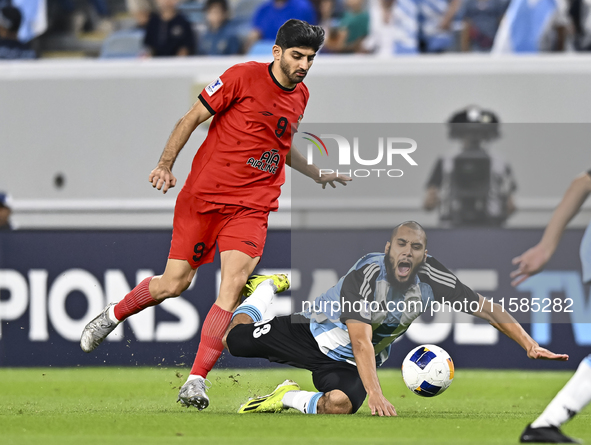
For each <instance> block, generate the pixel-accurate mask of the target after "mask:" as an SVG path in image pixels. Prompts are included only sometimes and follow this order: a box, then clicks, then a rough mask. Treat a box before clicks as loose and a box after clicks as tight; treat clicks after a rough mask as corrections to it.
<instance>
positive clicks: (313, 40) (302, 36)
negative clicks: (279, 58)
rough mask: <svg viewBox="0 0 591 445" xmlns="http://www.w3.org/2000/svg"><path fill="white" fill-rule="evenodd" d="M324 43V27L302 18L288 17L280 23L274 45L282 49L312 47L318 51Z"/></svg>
mask: <svg viewBox="0 0 591 445" xmlns="http://www.w3.org/2000/svg"><path fill="white" fill-rule="evenodd" d="M323 43H324V29H323V28H322V27H321V26H316V25H310V24H309V23H308V22H304V21H302V20H296V19H290V20H288V21H287V22H285V23H284V24H283V25H281V28H279V31H278V32H277V38H276V39H275V45H277V46H279V47H281V49H282V50H286V49H288V48H298V47H299V48H312V49H313V50H314V51H315V52H318V50H319V49H320V47H321V46H322V44H323Z"/></svg>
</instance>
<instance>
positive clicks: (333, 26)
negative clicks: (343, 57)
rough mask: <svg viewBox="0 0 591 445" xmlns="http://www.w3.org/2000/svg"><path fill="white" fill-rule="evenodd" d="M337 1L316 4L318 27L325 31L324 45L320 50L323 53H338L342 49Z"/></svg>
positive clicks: (330, 0) (317, 2) (316, 2)
mask: <svg viewBox="0 0 591 445" xmlns="http://www.w3.org/2000/svg"><path fill="white" fill-rule="evenodd" d="M335 6H336V3H335V0H320V1H315V2H314V8H315V10H316V16H317V17H318V25H320V26H322V28H323V29H324V35H325V40H324V45H323V46H322V48H321V49H320V52H322V53H332V52H338V51H339V47H340V41H341V39H340V33H339V22H340V20H339V19H338V18H337V17H336V10H335Z"/></svg>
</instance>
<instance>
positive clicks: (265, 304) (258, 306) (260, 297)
mask: <svg viewBox="0 0 591 445" xmlns="http://www.w3.org/2000/svg"><path fill="white" fill-rule="evenodd" d="M276 291H277V286H275V283H273V280H272V279H270V278H269V279H268V280H265V281H263V282H262V283H261V284H259V285H258V286H257V288H256V289H255V290H254V292H253V293H252V295H251V296H250V297H248V298H247V299H246V300H244V303H242V304H241V305H240V306H238V308H237V309H236V310H235V311H234V315H233V316H232V318H234V317H235V316H236V315H238V314H247V315H249V316H250V318H252V319H253V321H255V322H257V321H262V320H264V319H265V312H267V309H269V305H270V304H271V301H272V300H273V297H274V296H275V292H276Z"/></svg>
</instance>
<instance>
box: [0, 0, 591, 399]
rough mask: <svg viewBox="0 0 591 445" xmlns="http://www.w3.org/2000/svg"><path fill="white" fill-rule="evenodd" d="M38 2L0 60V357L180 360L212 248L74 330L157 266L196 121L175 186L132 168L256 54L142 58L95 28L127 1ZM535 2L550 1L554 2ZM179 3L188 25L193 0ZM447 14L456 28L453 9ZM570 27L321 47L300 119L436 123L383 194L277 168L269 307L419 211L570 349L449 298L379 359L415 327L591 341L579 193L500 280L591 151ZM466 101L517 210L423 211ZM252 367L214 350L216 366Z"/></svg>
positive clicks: (583, 72) (319, 284) (479, 349)
mask: <svg viewBox="0 0 591 445" xmlns="http://www.w3.org/2000/svg"><path fill="white" fill-rule="evenodd" d="M31 1H32V0H31ZM512 1H513V2H516V1H517V0H512ZM13 3H15V4H16V3H17V2H13ZM38 3H39V5H40V6H39V7H40V8H41V9H40V10H42V12H43V14H42V19H41V20H42V21H43V20H45V22H44V24H45V25H44V26H40V27H39V26H38V27H37V28H35V29H40V30H43V29H44V28H45V30H44V31H43V32H42V33H41V34H39V35H36V36H35V37H33V36H32V35H31V36H29V37H33V39H32V42H31V45H32V46H33V47H34V48H35V49H36V51H37V53H38V54H39V56H40V58H39V59H38V60H34V61H0V190H1V191H4V192H7V193H9V194H10V196H11V198H12V199H11V202H10V207H11V209H12V216H11V219H12V225H13V228H14V230H12V231H1V232H0V366H1V367H20V366H33V367H34V366H68V367H70V366H72V367H73V366H79V365H99V366H102V365H113V366H125V365H130V366H135V365H152V366H155V365H157V364H159V363H162V362H163V361H165V363H167V364H170V365H172V364H176V365H180V366H183V365H186V366H189V365H190V363H192V360H193V357H194V352H195V351H196V348H197V344H198V340H199V329H200V322H201V321H202V320H203V318H204V317H205V315H206V313H207V310H208V308H209V307H210V305H211V303H212V302H213V300H214V298H215V292H216V283H217V282H218V280H219V262H218V261H217V260H216V262H215V263H214V264H212V265H207V266H204V267H203V268H202V269H200V270H199V273H198V277H197V279H196V282H195V283H194V285H193V286H192V287H191V288H190V289H189V290H188V291H187V292H186V293H185V294H184V295H183V298H179V299H176V300H175V301H169V302H166V303H165V304H163V305H162V306H161V307H158V308H157V309H155V310H151V311H145V313H143V314H142V315H141V316H137V317H134V318H132V319H130V320H129V322H128V323H126V324H125V327H124V329H121V332H120V335H119V337H117V338H115V339H114V341H112V342H107V343H106V345H105V346H103V347H101V348H99V349H98V350H97V351H96V353H93V354H90V355H86V354H83V353H82V352H81V351H80V349H79V346H78V338H79V334H80V332H81V329H82V327H83V326H84V324H85V323H86V321H87V320H88V318H89V317H90V316H91V315H92V314H95V313H97V312H98V311H99V310H100V309H102V308H103V307H104V304H105V302H106V301H112V300H118V299H120V298H121V297H122V296H123V295H124V294H125V293H126V292H127V291H128V289H129V288H132V287H133V286H134V285H135V284H136V282H139V281H140V280H141V279H142V278H143V277H144V276H147V275H149V274H151V273H156V274H158V273H160V272H161V271H162V270H163V268H164V264H165V260H166V256H167V253H168V247H169V242H170V233H171V228H172V210H173V207H174V199H175V197H176V195H177V193H178V191H179V190H180V188H181V187H180V184H181V183H182V182H183V181H184V179H185V178H186V176H187V174H188V171H189V168H190V163H191V160H192V157H193V155H194V153H195V151H196V150H197V148H198V147H199V144H200V143H201V142H202V141H203V139H204V137H205V135H206V131H207V126H206V125H204V126H203V127H200V128H199V129H197V131H196V132H195V133H194V134H193V136H192V138H191V140H190V141H189V143H188V144H187V146H186V147H185V149H184V150H183V152H182V153H181V155H180V156H179V158H178V160H177V162H176V165H175V174H176V175H177V177H178V179H179V183H180V184H179V186H177V188H176V189H173V190H171V191H170V192H169V193H168V194H167V195H165V196H162V195H161V194H159V193H158V192H156V191H154V190H153V189H152V187H150V185H149V184H148V181H147V178H148V174H149V172H150V171H151V170H152V168H153V167H154V165H155V164H156V161H157V160H158V157H159V155H160V153H161V150H162V148H163V146H164V143H165V141H166V139H167V137H168V135H169V133H170V130H171V129H172V127H173V125H174V124H175V122H176V121H177V120H178V119H179V118H180V117H181V116H182V115H183V114H184V113H185V112H186V110H187V109H188V108H189V107H190V106H191V104H192V103H193V102H194V101H195V100H196V99H197V96H198V94H199V93H200V91H201V90H202V88H203V87H204V86H205V85H207V84H208V83H209V82H211V81H212V80H214V79H215V78H217V77H218V76H219V75H220V74H221V73H222V72H223V71H224V70H225V69H227V68H228V67H230V66H231V65H233V64H235V63H239V62H243V61H246V60H253V59H254V60H259V61H270V60H271V59H270V56H269V55H266V54H260V53H256V52H251V53H250V54H246V55H235V56H228V57H207V56H191V57H183V58H181V57H178V58H147V57H144V56H143V55H142V54H143V53H142V50H141V45H140V46H139V47H138V48H139V50H138V52H136V53H133V54H129V53H126V54H123V53H121V54H119V55H121V56H126V57H111V56H112V54H111V55H110V56H109V54H106V51H108V43H109V39H112V38H115V37H117V36H123V35H125V34H126V33H128V32H129V30H134V31H133V32H134V33H135V34H136V35H139V34H141V32H142V31H141V30H139V31H138V30H137V29H136V23H135V19H134V18H133V17H132V16H131V15H130V13H129V12H128V10H127V9H126V6H125V3H124V2H123V1H116V0H109V1H108V2H107V3H108V7H109V11H110V12H109V15H108V17H96V16H95V15H96V13H95V12H93V11H91V10H89V6H88V5H87V4H86V2H78V1H74V2H73V4H74V10H73V11H72V12H71V13H69V14H65V13H64V12H63V10H61V9H60V8H61V7H62V6H60V5H59V4H58V2H52V1H51V0H48V1H47V2H46V3H45V2H44V1H43V0H39V2H38ZM246 3H248V4H246ZM529 3H532V2H529ZM538 3H541V2H538ZM546 3H548V2H546ZM549 3H551V4H552V5H554V6H551V7H550V8H549V9H548V15H551V14H553V13H554V12H555V10H558V6H557V5H558V3H556V4H554V3H552V2H549ZM337 4H338V2H337ZM532 4H536V3H535V2H533V3H532ZM257 5H258V3H257V2H247V0H238V1H237V2H232V3H231V7H232V10H233V11H234V12H233V14H234V16H233V20H234V23H235V24H236V27H237V28H238V29H239V30H240V33H241V34H240V35H241V36H247V35H248V33H249V32H250V23H251V22H250V20H251V16H252V14H253V11H254V10H255V9H256V7H257ZM178 7H179V10H180V11H181V12H182V13H184V14H186V16H187V18H188V19H189V20H190V21H191V23H192V25H193V26H194V29H195V30H196V31H197V33H199V32H202V31H203V29H204V26H205V25H204V12H203V7H204V5H203V4H202V3H198V2H186V3H181V4H179V6H178ZM509 8H511V5H510V6H509ZM515 8H517V6H516V7H515ZM519 11H521V9H519ZM526 12H527V11H526ZM238 13H240V14H242V15H239V14H238ZM567 16H568V14H567ZM36 17H37V18H38V17H39V15H37V16H36ZM569 17H570V16H569ZM337 18H338V17H337ZM454 23H457V26H456V27H455V28H453V27H452V31H453V32H452V37H453V39H452V41H455V42H458V41H459V40H460V39H461V33H462V29H464V28H463V26H465V21H463V20H462V18H461V17H456V19H455V22H454ZM80 24H81V25H80ZM518 24H519V22H518ZM42 25H43V23H42ZM575 28H576V26H575V25H574V24H573V23H571V22H568V24H567V25H565V29H566V30H570V31H569V32H571V37H572V39H571V45H570V46H569V45H566V46H565V47H564V48H562V49H563V50H564V51H563V53H556V52H553V53H551V54H550V53H548V52H543V51H542V50H541V48H534V49H532V50H531V51H529V52H528V53H527V54H517V52H518V51H516V50H515V51H510V52H512V54H501V53H502V52H503V51H500V50H499V51H498V52H496V53H495V54H490V53H486V52H479V53H474V52H460V51H456V50H457V49H459V48H460V47H459V46H458V45H456V46H455V49H456V50H454V47H453V45H452V44H450V46H449V47H447V48H445V50H444V51H443V52H444V53H443V54H419V53H413V54H407V55H398V54H395V55H391V56H387V57H384V56H378V55H375V54H320V55H319V57H318V58H317V60H316V62H315V64H314V66H313V68H312V70H311V71H310V73H309V76H308V78H307V79H306V84H307V85H308V87H309V89H310V92H311V98H310V101H309V104H308V108H307V112H306V115H305V119H304V121H305V122H306V123H311V124H324V123H336V124H344V123H355V124H372V123H396V124H397V125H398V124H405V125H406V126H401V127H393V128H394V130H393V131H394V132H397V131H410V130H409V129H412V131H414V132H416V133H417V134H420V133H421V132H424V133H425V134H427V133H428V134H429V135H434V136H433V137H432V138H431V139H430V140H429V142H428V143H425V144H422V143H419V146H418V148H417V151H416V152H415V153H414V155H413V157H414V158H415V160H416V161H417V163H418V166H416V167H409V166H408V165H405V166H404V176H403V177H402V178H398V179H396V178H387V179H385V180H384V181H383V183H380V184H381V185H382V187H384V188H386V189H387V190H389V191H390V193H389V194H388V196H387V197H386V198H382V199H380V200H375V199H373V200H372V199H368V194H369V191H368V190H367V189H365V188H364V187H363V186H362V181H354V182H353V183H351V184H350V185H349V186H348V187H346V188H341V189H337V190H325V191H321V190H320V189H313V188H312V186H313V184H308V185H305V186H304V187H309V191H307V192H306V193H308V192H309V193H310V194H312V195H313V196H314V199H311V200H310V201H309V202H308V203H303V204H298V205H292V195H293V193H294V190H293V187H294V184H295V182H294V181H293V180H292V178H291V174H290V171H289V169H288V171H287V181H286V184H285V186H284V191H283V194H282V197H281V199H280V209H279V212H277V213H276V214H273V215H271V219H270V233H269V238H268V241H267V246H266V250H265V254H264V257H263V259H262V261H261V264H260V268H259V269H258V270H259V271H262V270H267V271H269V270H285V269H291V273H292V279H293V290H294V292H293V293H294V295H295V294H296V293H297V295H299V296H300V297H298V298H299V300H298V299H297V298H295V297H294V298H292V296H291V295H290V294H287V295H286V296H282V297H281V298H280V304H278V311H279V312H289V311H290V310H297V309H298V303H299V302H300V300H301V299H307V298H311V297H313V296H315V295H318V293H319V292H322V291H323V290H324V289H325V288H326V287H327V286H329V285H331V284H333V283H334V282H336V278H338V276H340V275H341V274H343V273H345V272H346V271H347V270H348V268H349V267H350V266H351V265H352V264H353V263H354V261H355V260H356V259H357V258H358V257H359V256H360V255H361V254H363V253H366V252H369V251H376V250H382V249H383V245H384V243H385V241H386V239H387V237H388V236H389V229H391V227H392V226H393V225H395V224H396V223H398V222H401V221H403V220H407V219H415V220H417V221H419V222H421V223H422V224H423V225H425V226H426V227H427V228H428V233H429V251H430V253H432V254H433V255H435V256H436V257H438V258H439V259H440V260H441V261H442V262H444V263H445V264H446V265H448V267H450V268H451V269H453V270H454V271H455V272H456V273H457V274H458V276H459V277H460V278H461V279H462V280H463V281H465V282H466V283H467V284H469V285H471V286H473V287H474V289H475V290H477V291H480V292H481V293H484V294H486V295H488V296H491V297H494V298H501V297H505V298H522V297H528V298H529V297H532V296H536V297H552V298H555V297H559V298H571V299H573V301H574V302H575V303H576V306H575V309H576V310H575V312H574V313H572V314H559V316H557V317H554V318H543V317H538V318H534V317H533V316H532V318H531V319H530V320H526V327H527V329H528V330H529V331H530V333H532V335H533V336H534V337H535V338H536V340H537V341H538V342H540V343H541V344H543V345H545V346H547V347H548V348H549V349H551V350H553V351H555V352H560V353H568V354H570V355H571V360H570V361H569V362H568V363H536V362H532V361H528V360H527V359H526V358H525V354H524V353H523V352H522V351H521V350H519V348H518V347H517V346H515V345H511V344H510V342H509V341H508V340H506V339H503V338H500V337H499V336H498V335H497V334H496V332H495V331H494V329H492V328H490V327H488V326H485V325H479V324H474V323H472V322H469V321H467V320H466V319H464V318H462V317H460V316H455V318H451V319H445V320H437V321H436V322H433V320H426V321H425V322H424V323H423V324H422V325H418V326H417V327H416V329H414V327H413V329H412V330H410V331H409V333H408V335H407V336H406V338H405V339H404V340H403V341H401V342H399V343H398V344H397V345H394V347H393V350H394V351H395V352H394V353H393V355H392V357H391V359H390V361H389V363H388V366H391V367H398V366H399V365H400V362H401V360H402V358H403V357H404V356H405V355H406V352H407V351H408V350H410V349H411V347H413V346H414V345H415V344H420V343H438V344H440V345H441V346H443V347H444V348H445V349H447V350H448V352H449V353H450V354H451V356H452V357H453V358H454V360H455V361H456V364H457V366H458V367H459V368H462V367H469V368H487V369H488V368H491V369H493V368H513V369H542V368H544V369H553V370H568V369H574V368H575V367H576V365H577V364H578V363H579V361H580V359H581V358H582V357H584V356H585V355H587V354H588V351H589V346H591V302H590V300H589V287H588V286H583V285H582V284H581V275H580V264H579V260H578V246H579V242H580V240H581V237H582V234H583V229H584V228H585V227H586V226H587V224H588V222H589V220H590V219H591V203H587V204H585V205H584V206H583V209H582V212H581V213H580V214H579V215H578V216H577V217H576V218H575V219H574V220H573V222H572V223H571V225H570V226H569V227H570V229H569V230H568V231H567V233H566V234H565V237H564V239H563V242H562V243H561V246H560V248H559V250H558V251H557V253H556V255H555V256H554V258H553V259H552V261H551V262H550V264H549V265H548V267H547V272H546V273H545V274H543V275H540V277H538V279H536V280H530V281H529V282H526V283H525V285H523V286H522V287H520V288H519V289H513V288H511V286H510V280H509V272H510V271H511V264H510V261H511V258H513V257H514V256H515V255H517V254H519V253H521V252H522V251H523V250H525V249H526V248H528V247H530V246H532V245H533V244H535V242H537V240H538V239H539V238H540V236H541V233H542V230H543V227H544V226H545V225H546V223H547V222H548V220H549V218H550V215H551V213H552V211H553V209H554V207H555V206H556V205H557V203H558V202H559V200H560V198H561V196H562V194H563V193H564V191H565V190H566V188H567V187H568V184H569V183H570V181H571V180H572V178H573V177H574V176H575V175H576V174H578V173H580V172H582V171H585V170H588V169H589V168H590V167H591V164H590V163H589V159H590V158H589V153H590V151H589V146H588V145H589V136H590V135H591V124H589V123H590V122H591V107H589V104H590V103H591V88H590V83H589V78H590V77H591V58H590V57H589V56H588V55H587V54H585V53H584V52H579V51H575V45H574V44H573V43H572V42H573V41H574V40H573V39H574V38H575V37H576V32H577V31H576V29H575ZM528 29H530V28H528ZM138 33H139V34H138ZM534 37H537V36H534ZM534 37H532V38H534ZM135 42H136V44H137V42H138V40H137V39H136V40H135ZM140 43H141V41H140ZM576 49H580V48H576ZM101 52H102V56H103V57H101ZM107 56H109V57H107ZM97 57H98V58H97ZM470 105H478V106H480V107H482V108H484V109H487V110H492V111H493V112H494V113H495V114H496V115H497V116H498V118H499V120H500V121H501V126H500V137H499V138H498V139H497V140H495V141H492V142H490V143H489V144H488V145H487V147H490V148H491V150H494V151H495V152H496V153H498V154H499V156H502V157H503V158H504V159H505V160H506V161H507V163H508V164H510V165H511V168H512V172H513V176H514V178H515V181H516V183H517V189H516V191H515V192H514V198H515V207H516V211H515V213H514V214H513V215H511V216H510V217H509V218H508V219H507V221H506V223H505V224H504V225H501V226H496V227H492V226H481V227H475V226H471V227H468V228H466V227H444V226H442V225H441V224H440V222H439V220H438V217H437V212H427V211H426V210H424V209H423V199H424V195H425V190H426V184H427V182H428V179H429V177H430V175H431V173H432V170H433V167H434V165H435V162H436V160H437V159H438V158H439V157H440V156H442V155H443V154H445V153H446V152H448V151H450V150H454V149H456V150H457V149H458V142H457V141H454V140H451V139H450V138H448V128H447V126H446V124H445V123H446V122H447V120H448V119H449V118H450V116H451V115H452V114H453V113H454V112H456V111H458V110H461V109H464V108H465V107H467V106H470ZM401 168H402V167H401ZM312 195H308V196H312ZM291 231H294V233H298V238H297V239H298V242H299V241H301V240H304V241H303V243H304V244H301V245H298V247H299V248H301V249H303V250H305V249H309V251H310V252H313V254H311V255H310V256H309V261H307V262H306V263H305V264H298V265H297V267H296V266H295V265H294V264H292V262H291V260H292V257H291V254H290V249H289V246H290V245H291V244H292V242H293V240H294V238H293V235H292V232H291ZM302 234H304V235H302ZM306 243H307V244H306ZM318 246H321V247H322V248H318ZM528 283H529V284H528ZM142 317H143V318H142ZM134 320H135V321H134ZM529 322H537V324H536V325H530V324H529ZM130 343H132V344H130ZM263 365H264V364H263V363H258V362H248V363H247V362H246V361H240V360H236V359H232V358H231V357H226V356H224V358H223V359H222V361H221V362H220V363H219V364H218V366H221V367H224V366H232V367H235V366H263ZM452 390H453V389H452ZM541 407H542V406H540V408H541Z"/></svg>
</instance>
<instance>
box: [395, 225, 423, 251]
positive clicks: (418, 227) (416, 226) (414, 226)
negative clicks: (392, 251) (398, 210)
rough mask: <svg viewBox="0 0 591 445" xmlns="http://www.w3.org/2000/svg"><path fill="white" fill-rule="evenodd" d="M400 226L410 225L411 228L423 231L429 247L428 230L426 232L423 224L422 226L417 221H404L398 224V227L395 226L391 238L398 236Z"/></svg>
mask: <svg viewBox="0 0 591 445" xmlns="http://www.w3.org/2000/svg"><path fill="white" fill-rule="evenodd" d="M400 227H410V228H411V229H413V230H416V231H418V232H423V234H424V235H425V247H427V232H425V229H424V228H423V226H421V225H420V224H419V223H418V222H416V221H404V222H403V223H400V224H398V225H397V226H396V227H394V230H392V235H391V236H390V240H392V239H393V238H394V237H395V236H396V234H397V233H398V229H399V228H400Z"/></svg>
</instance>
